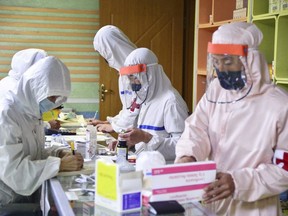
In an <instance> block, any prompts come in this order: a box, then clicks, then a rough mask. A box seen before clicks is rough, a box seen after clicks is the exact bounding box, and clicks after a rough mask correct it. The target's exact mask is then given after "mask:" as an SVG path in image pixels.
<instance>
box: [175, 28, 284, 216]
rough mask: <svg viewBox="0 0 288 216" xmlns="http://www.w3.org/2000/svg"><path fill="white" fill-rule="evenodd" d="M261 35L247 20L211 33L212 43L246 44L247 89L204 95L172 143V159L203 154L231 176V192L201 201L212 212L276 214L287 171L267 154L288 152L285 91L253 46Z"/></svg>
mask: <svg viewBox="0 0 288 216" xmlns="http://www.w3.org/2000/svg"><path fill="white" fill-rule="evenodd" d="M261 40H262V33H261V32H260V30H259V29H258V28H257V27H256V26H255V25H254V24H251V23H231V24H226V25H223V26H221V27H219V29H218V30H217V31H216V32H214V34H213V38H212V44H241V45H248V55H247V68H246V73H247V74H248V75H249V77H251V79H252V82H253V85H252V88H251V90H250V92H249V94H247V95H246V96H245V97H243V98H242V99H241V100H235V101H234V102H233V103H212V102H209V101H208V100H207V97H206V95H204V96H203V97H202V98H201V100H200V101H199V103H198V105H197V107H196V109H195V111H194V113H193V114H192V115H191V116H190V117H189V118H187V119H186V121H185V130H184V132H183V134H182V136H181V138H180V139H179V141H178V143H177V145H176V160H178V159H179V158H181V157H182V156H193V157H195V158H196V160H197V161H203V160H205V159H207V158H208V159H209V160H214V161H215V162H216V164H217V170H219V171H221V172H228V173H230V174H231V175H232V178H233V180H234V183H235V191H234V194H233V196H231V197H228V198H226V199H223V200H220V201H216V202H213V203H212V204H206V206H207V207H209V208H210V209H211V210H212V211H214V212H215V213H216V214H217V215H233V216H237V215H239V216H243V215H246V216H248V215H251V216H255V215H266V216H269V215H281V209H280V202H279V194H280V193H281V192H283V191H285V190H286V189H287V187H288V172H287V171H286V170H284V169H282V168H280V167H278V166H276V165H275V164H273V163H272V158H273V157H274V153H275V151H277V150H279V149H281V150H284V151H288V145H287V142H288V95H287V93H286V92H284V91H283V90H282V89H280V88H279V87H277V86H275V85H273V84H272V83H271V81H270V79H269V72H268V67H267V63H266V61H265V59H264V58H263V56H262V54H261V53H259V51H258V49H257V48H258V46H259V44H260V43H261ZM215 81H217V80H215ZM212 84H213V83H212ZM211 87H212V88H214V91H213V92H214V94H218V95H219V97H220V96H221V97H222V96H223V94H226V96H227V98H228V99H229V100H228V101H233V100H231V97H233V94H231V93H229V92H231V91H227V90H225V89H223V88H221V86H220V85H219V83H218V84H216V82H214V86H210V87H209V88H211ZM216 96H217V95H214V96H213V97H214V98H216Z"/></svg>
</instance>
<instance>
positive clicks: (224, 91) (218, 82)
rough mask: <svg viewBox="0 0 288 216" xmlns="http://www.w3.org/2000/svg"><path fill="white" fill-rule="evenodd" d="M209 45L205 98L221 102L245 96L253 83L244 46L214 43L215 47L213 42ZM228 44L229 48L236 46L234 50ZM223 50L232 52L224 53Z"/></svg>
mask: <svg viewBox="0 0 288 216" xmlns="http://www.w3.org/2000/svg"><path fill="white" fill-rule="evenodd" d="M209 45H210V47H209ZM209 45H208V52H209V51H210V53H208V59H207V86H206V98H207V100H208V101H209V102H212V103H220V104H223V103H234V102H237V101H239V100H241V99H243V98H245V97H246V96H247V95H248V94H249V92H250V90H251V88H252V85H253V82H252V79H251V77H250V74H249V73H248V67H247V58H246V53H247V51H246V50H245V48H246V46H243V45H239V47H237V46H238V45H234V44H232V45H231V44H229V45H227V44H216V48H215V44H209ZM211 46H212V48H211ZM213 46H214V47H213ZM229 46H230V48H231V46H232V48H233V46H234V48H235V46H236V50H234V49H232V50H229V48H228V47H229ZM209 48H210V50H209ZM227 48H228V50H227ZM237 49H239V50H237ZM242 51H243V52H242ZM245 51H246V52H245ZM225 52H226V53H227V52H228V53H229V52H230V53H233V54H224V53H225ZM219 53H220V54H219Z"/></svg>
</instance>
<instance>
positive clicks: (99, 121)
mask: <svg viewBox="0 0 288 216" xmlns="http://www.w3.org/2000/svg"><path fill="white" fill-rule="evenodd" d="M108 123H109V122H108V121H101V120H98V119H89V120H88V122H87V124H88V125H93V126H96V125H98V124H108Z"/></svg>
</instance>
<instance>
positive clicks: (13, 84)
mask: <svg viewBox="0 0 288 216" xmlns="http://www.w3.org/2000/svg"><path fill="white" fill-rule="evenodd" d="M47 56H48V54H47V52H46V51H44V50H42V49H36V48H29V49H24V50H20V51H18V52H17V53H15V54H14V55H13V57H12V61H11V70H10V71H9V72H8V76H6V77H4V78H3V79H2V80H1V81H0V98H4V96H5V95H6V94H7V92H8V91H13V92H15V91H16V89H17V85H18V82H19V80H20V78H21V77H22V76H23V74H24V73H25V72H26V71H27V70H28V68H29V67H31V66H32V65H33V64H35V63H36V62H38V61H39V60H40V59H43V58H45V57H47ZM44 126H45V128H52V129H59V127H60V123H59V122H58V121H56V120H51V121H49V122H48V121H47V122H44Z"/></svg>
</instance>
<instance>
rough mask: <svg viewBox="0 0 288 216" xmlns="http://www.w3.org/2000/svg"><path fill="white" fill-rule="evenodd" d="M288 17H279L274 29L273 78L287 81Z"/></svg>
mask: <svg viewBox="0 0 288 216" xmlns="http://www.w3.org/2000/svg"><path fill="white" fill-rule="evenodd" d="M287 26H288V15H279V16H278V19H277V29H276V32H277V34H276V49H275V50H276V53H275V77H276V79H287V80H288V54H287V51H288V29H287Z"/></svg>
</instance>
